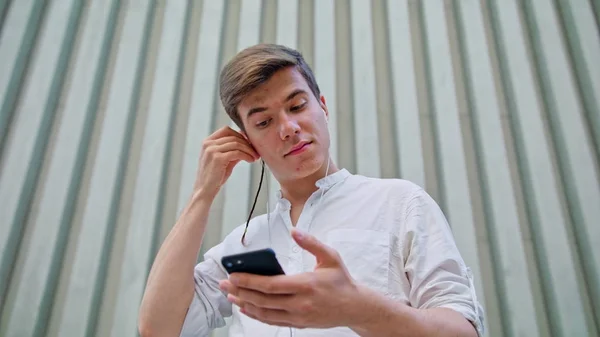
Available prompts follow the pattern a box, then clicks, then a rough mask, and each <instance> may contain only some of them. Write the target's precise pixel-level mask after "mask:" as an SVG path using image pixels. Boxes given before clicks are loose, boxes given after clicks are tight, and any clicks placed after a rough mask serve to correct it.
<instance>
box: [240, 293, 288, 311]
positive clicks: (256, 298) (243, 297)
mask: <svg viewBox="0 0 600 337" xmlns="http://www.w3.org/2000/svg"><path fill="white" fill-rule="evenodd" d="M235 296H236V297H237V298H238V299H239V300H240V301H242V302H245V303H250V304H252V305H254V306H256V307H260V308H266V309H278V310H286V308H290V307H291V304H292V303H291V302H292V300H293V295H289V294H284V295H281V294H265V293H263V292H260V291H256V290H250V289H246V288H238V291H237V295H235Z"/></svg>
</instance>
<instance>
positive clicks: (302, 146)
mask: <svg viewBox="0 0 600 337" xmlns="http://www.w3.org/2000/svg"><path fill="white" fill-rule="evenodd" d="M310 144H312V142H300V143H298V144H297V145H295V146H294V147H293V148H292V149H291V150H290V152H288V153H286V154H285V155H284V157H287V156H290V155H295V154H299V153H301V152H304V150H306V148H307V147H308V146H309V145H310Z"/></svg>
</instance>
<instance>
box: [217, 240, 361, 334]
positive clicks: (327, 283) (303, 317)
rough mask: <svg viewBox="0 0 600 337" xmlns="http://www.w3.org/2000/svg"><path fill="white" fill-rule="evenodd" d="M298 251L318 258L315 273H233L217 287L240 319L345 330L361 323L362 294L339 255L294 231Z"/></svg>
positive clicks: (279, 324) (281, 324)
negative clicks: (238, 313) (301, 250)
mask: <svg viewBox="0 0 600 337" xmlns="http://www.w3.org/2000/svg"><path fill="white" fill-rule="evenodd" d="M293 238H294V240H295V241H296V242H297V243H298V245H299V246H300V247H302V248H303V249H305V250H307V251H309V252H310V253H311V254H313V255H314V256H315V257H316V259H317V265H316V267H315V270H314V271H312V272H308V273H302V274H297V275H276V276H263V275H256V274H248V273H233V274H231V275H230V278H229V280H223V281H221V283H220V287H221V289H222V290H223V291H225V292H227V293H228V296H227V298H228V300H229V301H230V302H232V303H234V304H235V305H237V306H239V307H240V310H241V312H242V313H244V314H245V315H247V316H249V317H251V318H254V319H256V320H259V321H262V322H264V323H267V324H270V325H277V326H286V327H295V328H330V327H336V326H349V325H351V324H354V323H356V320H358V319H360V318H357V317H360V310H361V309H360V307H359V305H357V303H359V302H358V300H359V297H360V296H362V294H361V291H360V287H359V286H358V285H357V284H356V283H355V282H354V280H353V279H352V277H351V276H350V273H349V272H348V270H347V269H346V267H345V265H344V263H343V261H342V259H341V257H340V256H339V254H338V253H337V252H336V251H335V250H334V249H332V248H330V247H328V246H326V245H324V244H323V243H321V242H319V241H318V240H317V239H316V238H315V237H313V236H311V235H309V234H304V233H300V232H298V231H296V230H294V231H293Z"/></svg>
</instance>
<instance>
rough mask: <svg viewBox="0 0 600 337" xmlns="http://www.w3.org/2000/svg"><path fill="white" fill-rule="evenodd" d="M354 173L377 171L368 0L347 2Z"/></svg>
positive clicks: (375, 111)
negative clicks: (349, 27)
mask: <svg viewBox="0 0 600 337" xmlns="http://www.w3.org/2000/svg"><path fill="white" fill-rule="evenodd" d="M350 19H351V31H352V43H351V44H352V72H353V75H352V76H353V84H354V87H353V96H354V97H353V100H354V112H355V114H354V132H355V133H356V135H355V139H354V146H355V152H356V171H357V172H356V173H358V174H363V175H366V176H370V177H379V176H380V175H381V167H380V166H381V164H380V161H379V132H378V129H377V126H378V123H377V102H376V99H375V97H376V96H375V90H376V88H375V61H374V58H373V26H372V22H371V3H370V2H369V1H368V0H352V1H351V2H350Z"/></svg>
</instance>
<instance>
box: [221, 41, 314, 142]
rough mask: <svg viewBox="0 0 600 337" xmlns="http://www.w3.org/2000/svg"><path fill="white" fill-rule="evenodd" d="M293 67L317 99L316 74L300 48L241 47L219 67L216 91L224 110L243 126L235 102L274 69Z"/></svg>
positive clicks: (273, 72)
mask: <svg viewBox="0 0 600 337" xmlns="http://www.w3.org/2000/svg"><path fill="white" fill-rule="evenodd" d="M287 67H296V69H297V70H298V72H299V73H300V74H301V75H302V77H304V79H305V80H306V82H307V83H308V86H309V88H310V90H311V91H312V93H313V94H314V95H315V97H316V98H317V100H318V99H319V98H320V97H321V91H320V90H319V86H318V85H317V81H316V80H315V76H314V74H313V72H312V70H311V69H310V67H309V66H308V64H307V63H306V61H305V60H304V57H303V56H302V54H301V53H300V52H298V51H297V50H294V49H292V48H289V47H286V46H282V45H277V44H258V45H254V46H252V47H248V48H246V49H244V50H242V51H240V52H239V53H238V54H237V55H235V57H234V58H233V59H232V60H230V61H229V62H228V63H227V65H225V67H224V68H223V70H222V71H221V76H220V79H219V95H220V98H221V103H222V104H223V107H224V108H225V112H226V113H227V115H229V117H230V118H231V120H233V122H234V123H235V124H236V125H237V126H238V127H239V128H240V129H242V130H245V128H244V125H243V122H242V119H241V118H240V115H239V113H238V110H237V106H238V104H239V103H240V102H241V101H242V100H243V99H244V97H245V96H246V95H247V94H248V93H250V92H251V91H252V90H254V89H255V88H257V87H258V86H260V85H261V84H263V83H265V82H266V81H268V80H269V79H270V78H271V76H273V74H275V72H277V71H279V70H281V69H284V68H287Z"/></svg>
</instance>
